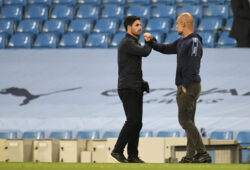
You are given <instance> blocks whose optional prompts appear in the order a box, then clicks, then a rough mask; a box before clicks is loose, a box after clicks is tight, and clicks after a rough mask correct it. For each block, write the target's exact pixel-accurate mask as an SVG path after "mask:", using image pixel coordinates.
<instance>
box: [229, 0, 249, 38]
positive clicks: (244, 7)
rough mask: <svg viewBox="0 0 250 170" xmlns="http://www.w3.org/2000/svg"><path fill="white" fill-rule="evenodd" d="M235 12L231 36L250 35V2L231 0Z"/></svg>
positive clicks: (242, 36) (244, 36) (246, 36)
mask: <svg viewBox="0 0 250 170" xmlns="http://www.w3.org/2000/svg"><path fill="white" fill-rule="evenodd" d="M231 7H232V11H233V14H234V20H233V25H232V28H231V32H230V34H229V36H230V37H233V38H236V39H246V38H249V37H250V4H249V1H248V0H231Z"/></svg>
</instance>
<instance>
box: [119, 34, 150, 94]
mask: <svg viewBox="0 0 250 170" xmlns="http://www.w3.org/2000/svg"><path fill="white" fill-rule="evenodd" d="M151 50H152V47H151V46H150V45H149V43H145V46H141V45H140V44H139V43H138V40H137V39H136V38H135V37H133V36H131V35H130V34H128V33H127V34H126V35H125V37H124V38H123V39H122V40H121V42H120V44H119V47H118V74H119V77H118V89H127V88H128V89H141V88H142V80H143V79H142V68H141V67H142V66H141V65H142V57H146V56H148V55H149V54H150V52H151Z"/></svg>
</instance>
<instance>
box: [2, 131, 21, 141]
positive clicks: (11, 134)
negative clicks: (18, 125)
mask: <svg viewBox="0 0 250 170" xmlns="http://www.w3.org/2000/svg"><path fill="white" fill-rule="evenodd" d="M17 137H18V136H17V132H15V131H6V132H5V131H2V132H0V139H17Z"/></svg>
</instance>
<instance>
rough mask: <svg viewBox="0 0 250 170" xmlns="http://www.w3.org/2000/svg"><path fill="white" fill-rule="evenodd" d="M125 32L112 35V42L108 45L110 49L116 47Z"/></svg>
mask: <svg viewBox="0 0 250 170" xmlns="http://www.w3.org/2000/svg"><path fill="white" fill-rule="evenodd" d="M125 34H126V33H125V32H119V33H117V34H115V35H114V37H113V39H112V42H111V44H110V46H111V47H118V45H119V43H120V41H121V40H122V39H123V37H124V36H125Z"/></svg>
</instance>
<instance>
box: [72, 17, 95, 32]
mask: <svg viewBox="0 0 250 170" xmlns="http://www.w3.org/2000/svg"><path fill="white" fill-rule="evenodd" d="M93 25H94V21H93V19H75V20H71V22H70V24H69V27H68V31H69V32H81V33H87V34H89V33H90V32H92V29H93Z"/></svg>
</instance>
